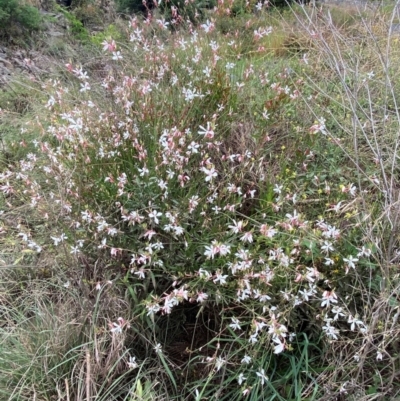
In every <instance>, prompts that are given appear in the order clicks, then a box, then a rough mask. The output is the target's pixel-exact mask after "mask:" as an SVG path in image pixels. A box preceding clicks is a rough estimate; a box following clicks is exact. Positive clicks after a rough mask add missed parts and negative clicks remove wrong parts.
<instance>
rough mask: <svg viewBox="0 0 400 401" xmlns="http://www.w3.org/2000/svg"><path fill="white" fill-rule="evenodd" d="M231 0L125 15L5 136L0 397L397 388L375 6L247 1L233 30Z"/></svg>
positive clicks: (286, 394) (200, 396) (392, 188)
mask: <svg viewBox="0 0 400 401" xmlns="http://www.w3.org/2000/svg"><path fill="white" fill-rule="evenodd" d="M229 7H231V5H229V4H223V3H222V4H220V6H219V8H218V9H217V10H216V12H215V15H214V14H211V15H210V18H209V19H208V20H206V21H205V22H204V23H203V24H201V25H200V26H199V27H198V28H195V27H193V26H192V25H191V24H190V23H188V26H187V27H186V28H185V29H183V28H182V29H179V30H174V31H171V30H170V29H169V25H168V24H167V23H166V21H165V20H163V19H158V20H157V19H153V20H150V19H147V20H144V21H142V20H141V19H140V18H132V19H131V21H130V23H129V28H128V29H127V32H126V37H125V38H123V37H121V38H120V40H119V41H116V40H115V39H113V38H111V37H110V38H106V39H105V40H104V41H103V43H102V46H103V51H104V59H103V60H102V61H103V63H104V64H105V65H106V68H105V69H104V71H105V73H104V74H94V73H93V74H92V73H91V71H90V70H85V69H84V68H83V67H82V66H81V65H79V64H78V63H76V62H74V63H67V64H66V66H65V69H66V71H67V73H68V74H69V75H68V76H69V79H68V80H65V79H64V80H63V81H61V79H58V78H57V77H54V78H52V79H51V80H47V81H45V82H43V84H42V87H41V90H42V91H43V92H44V93H46V94H47V99H46V101H44V102H43V113H42V114H41V116H40V118H38V120H37V123H36V128H35V130H36V131H35V132H36V136H35V137H34V139H33V140H31V139H29V140H26V141H25V142H26V145H27V147H26V152H25V154H24V153H23V152H22V154H21V151H20V147H21V141H22V140H23V138H24V136H25V135H26V132H25V130H24V131H22V132H21V133H20V134H19V137H18V139H16V138H13V140H10V139H8V140H7V142H6V143H5V148H6V149H7V151H8V152H11V153H13V152H17V151H19V158H18V159H16V158H14V159H12V161H8V160H6V159H5V160H4V161H3V162H2V167H1V169H2V170H1V175H0V190H1V192H2V200H1V207H2V214H1V218H2V226H1V235H2V236H1V238H2V241H3V244H4V254H3V255H2V261H1V263H2V264H3V266H0V268H1V270H0V274H1V277H2V280H1V286H2V287H1V294H2V295H1V298H0V306H1V313H2V315H3V317H4V319H3V320H4V322H5V323H4V324H3V325H2V326H1V328H0V330H1V331H0V333H1V336H0V341H1V343H0V368H1V371H4V372H6V375H3V376H2V377H1V379H0V385H1V390H2V391H3V394H4V397H5V399H9V400H25V399H26V400H28V399H29V400H31V399H33V397H34V398H35V399H41V400H42V399H43V400H48V399H58V400H72V399H77V400H85V399H86V400H90V399H96V400H143V399H146V400H157V399H160V400H161V399H163V400H165V399H171V400H216V399H219V400H237V399H242V398H246V399H249V400H275V399H276V400H282V401H283V400H339V399H349V400H360V399H363V400H364V399H365V400H368V399H371V400H372V399H382V400H383V399H395V397H396V396H398V395H399V391H400V389H399V387H398V385H397V384H396V383H397V381H396V377H397V376H396V375H398V373H397V372H398V370H399V358H398V342H397V340H396V338H397V337H398V334H399V326H398V322H397V319H398V315H399V312H398V307H399V303H398V290H399V280H398V272H397V265H398V251H397V248H398V238H397V237H398V207H397V205H398V194H399V191H398V179H397V177H398V171H397V147H398V143H399V138H398V132H399V124H400V118H399V112H398V110H397V97H396V96H397V92H398V89H397V88H398V78H397V75H396V69H395V65H396V62H397V61H396V60H398V56H399V54H398V50H397V48H398V46H397V38H396V37H393V36H391V37H387V31H388V29H389V26H390V21H389V20H388V19H387V14H380V16H379V15H378V14H377V12H375V14H374V15H371V16H370V15H369V14H357V15H356V16H357V18H354V24H357V30H355V29H354V25H351V26H350V27H347V25H346V26H341V25H340V24H335V23H334V20H333V17H332V14H331V12H330V8H329V7H325V8H322V9H320V10H315V9H312V8H306V7H297V8H294V9H293V14H292V15H291V17H290V18H291V20H290V21H288V20H287V17H286V21H283V20H279V19H277V14H276V13H275V14H273V15H271V14H270V13H269V12H268V10H264V11H263V7H265V6H264V5H261V9H260V14H258V15H252V16H247V17H246V18H247V21H246V22H245V23H244V25H242V26H243V28H242V29H243V35H242V34H241V32H239V31H237V30H235V29H230V28H229V27H228V28H226V26H225V28H224V29H223V30H222V31H221V30H219V29H218V27H220V26H221V24H220V20H219V18H223V17H224V15H225V16H226V15H228V14H229V9H230V8H229ZM241 18H242V17H241ZM393 18H394V17H393ZM242 22H243V20H242ZM242 22H241V23H242ZM385 24H386V25H385ZM382 26H386V27H387V28H388V29H387V30H384V29H382ZM379 30H381V31H379ZM276 32H277V33H276ZM274 35H277V37H278V38H277V37H274ZM271 43H272V44H274V46H276V48H275V51H273V52H271ZM297 44H300V45H299V46H298V45H297ZM101 75H102V76H101ZM32 129H33V128H32ZM28 142H29V143H28ZM41 344H42V345H41ZM11 350H13V351H12V352H14V353H15V357H11ZM343 397H344V398H343Z"/></svg>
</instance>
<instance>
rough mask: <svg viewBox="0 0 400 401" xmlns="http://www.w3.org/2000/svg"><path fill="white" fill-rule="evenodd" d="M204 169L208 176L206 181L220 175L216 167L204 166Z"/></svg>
mask: <svg viewBox="0 0 400 401" xmlns="http://www.w3.org/2000/svg"><path fill="white" fill-rule="evenodd" d="M202 171H203V173H205V174H206V178H205V181H206V182H208V181H212V180H213V179H214V178H215V177H217V176H218V173H217V172H216V170H215V168H214V167H211V168H209V169H208V168H206V167H203V168H202Z"/></svg>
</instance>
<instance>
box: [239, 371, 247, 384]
mask: <svg viewBox="0 0 400 401" xmlns="http://www.w3.org/2000/svg"><path fill="white" fill-rule="evenodd" d="M246 380H247V378H246V377H244V374H243V373H240V375H239V376H238V378H237V381H238V383H239V385H242V383H243V382H244V381H246Z"/></svg>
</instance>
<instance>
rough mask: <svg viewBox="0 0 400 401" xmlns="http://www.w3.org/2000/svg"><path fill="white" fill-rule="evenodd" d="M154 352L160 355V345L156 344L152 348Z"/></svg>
mask: <svg viewBox="0 0 400 401" xmlns="http://www.w3.org/2000/svg"><path fill="white" fill-rule="evenodd" d="M154 351H156V353H157V354H161V353H162V347H161V344H160V343H158V344H157V345H156V346H155V347H154Z"/></svg>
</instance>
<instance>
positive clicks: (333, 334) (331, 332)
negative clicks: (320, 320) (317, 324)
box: [322, 319, 339, 340]
mask: <svg viewBox="0 0 400 401" xmlns="http://www.w3.org/2000/svg"><path fill="white" fill-rule="evenodd" d="M331 321H332V319H325V322H326V325H325V326H322V330H324V331H325V334H326V335H327V337H328V338H330V339H333V340H337V339H338V334H339V330H338V329H337V328H335V327H333V326H331Z"/></svg>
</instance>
